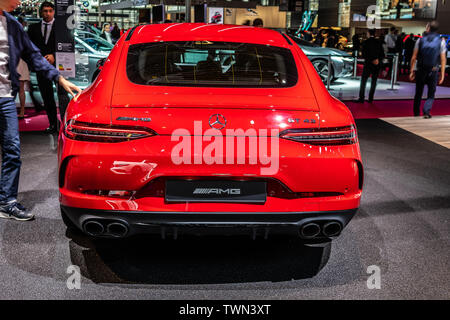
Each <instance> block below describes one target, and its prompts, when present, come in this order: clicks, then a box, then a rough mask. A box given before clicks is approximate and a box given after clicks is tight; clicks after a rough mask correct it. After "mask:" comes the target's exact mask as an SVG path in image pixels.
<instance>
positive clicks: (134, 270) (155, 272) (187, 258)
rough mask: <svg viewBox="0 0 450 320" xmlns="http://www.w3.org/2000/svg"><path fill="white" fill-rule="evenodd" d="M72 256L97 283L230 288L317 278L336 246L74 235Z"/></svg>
mask: <svg viewBox="0 0 450 320" xmlns="http://www.w3.org/2000/svg"><path fill="white" fill-rule="evenodd" d="M67 236H68V237H70V238H71V241H70V243H69V247H70V257H71V261H72V263H73V264H74V265H77V266H79V267H80V270H81V273H82V275H83V276H84V277H86V278H89V279H90V280H92V281H93V282H95V283H129V284H225V283H233V284H236V283H248V282H261V281H270V282H279V281H290V280H293V279H294V280H297V279H305V278H311V277H313V276H314V275H316V274H317V273H318V272H319V271H320V270H321V269H322V267H323V266H324V265H325V264H326V262H327V261H328V259H329V256H330V250H331V243H329V242H328V243H326V244H325V245H305V244H303V243H301V241H300V240H299V239H286V238H284V239H283V238H280V239H268V240H264V239H257V240H252V239H250V237H225V236H221V237H213V236H202V237H196V236H185V237H183V238H181V239H178V240H168V239H167V240H162V239H160V238H157V237H154V236H136V237H133V238H129V239H122V240H111V239H92V238H88V237H86V236H84V235H81V234H79V233H76V234H71V232H70V231H68V234H67Z"/></svg>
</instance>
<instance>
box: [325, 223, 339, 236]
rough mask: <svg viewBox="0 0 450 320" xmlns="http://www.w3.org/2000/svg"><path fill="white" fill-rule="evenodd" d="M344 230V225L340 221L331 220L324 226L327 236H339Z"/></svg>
mask: <svg viewBox="0 0 450 320" xmlns="http://www.w3.org/2000/svg"><path fill="white" fill-rule="evenodd" d="M341 231H342V225H341V224H340V223H339V222H336V221H331V222H328V223H326V224H325V225H324V226H323V234H324V235H325V236H327V237H334V236H338V235H339V234H340V233H341Z"/></svg>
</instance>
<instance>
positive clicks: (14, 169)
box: [0, 98, 22, 203]
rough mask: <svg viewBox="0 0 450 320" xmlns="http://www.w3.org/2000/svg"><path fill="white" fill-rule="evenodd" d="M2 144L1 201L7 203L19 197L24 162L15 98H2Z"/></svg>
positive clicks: (0, 124) (0, 116) (0, 115)
mask: <svg viewBox="0 0 450 320" xmlns="http://www.w3.org/2000/svg"><path fill="white" fill-rule="evenodd" d="M0 144H1V147H2V170H1V177H0V203H6V202H11V201H14V200H16V199H17V192H18V189H19V175H20V165H21V164H22V162H21V161H20V138H19V123H18V121H17V110H16V103H15V101H14V99H13V98H0Z"/></svg>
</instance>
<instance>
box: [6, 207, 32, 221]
mask: <svg viewBox="0 0 450 320" xmlns="http://www.w3.org/2000/svg"><path fill="white" fill-rule="evenodd" d="M0 218H5V219H14V220H18V221H28V220H33V219H34V214H32V213H31V212H29V211H28V210H27V209H26V208H25V207H24V206H22V205H21V204H20V203H18V202H13V203H9V204H3V205H0Z"/></svg>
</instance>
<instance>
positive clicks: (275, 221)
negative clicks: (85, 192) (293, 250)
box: [61, 206, 357, 238]
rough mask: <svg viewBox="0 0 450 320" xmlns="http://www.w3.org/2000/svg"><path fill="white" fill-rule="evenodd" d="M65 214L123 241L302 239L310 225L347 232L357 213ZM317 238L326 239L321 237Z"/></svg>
mask: <svg viewBox="0 0 450 320" xmlns="http://www.w3.org/2000/svg"><path fill="white" fill-rule="evenodd" d="M61 210H62V212H63V214H64V215H65V216H66V217H67V218H69V219H70V220H71V222H72V223H73V224H74V225H75V226H76V227H77V228H79V229H81V230H83V231H84V232H86V230H85V226H86V223H87V222H89V221H96V222H99V223H100V224H102V225H103V226H104V230H105V231H104V232H102V233H101V234H96V235H95V236H100V237H117V235H116V236H115V235H113V234H110V233H109V232H108V231H107V229H108V225H110V224H111V223H121V224H123V225H125V226H126V228H127V232H126V233H125V234H123V235H122V236H121V237H129V236H132V235H137V234H161V236H163V237H164V236H165V235H166V233H169V234H171V235H173V236H174V237H176V235H177V234H178V233H192V232H193V233H199V232H200V233H205V234H207V233H210V232H212V233H217V232H218V233H224V234H228V233H235V232H237V233H250V234H253V235H255V232H264V234H265V236H267V235H268V233H271V234H272V233H273V234H285V235H294V236H299V228H300V227H301V226H303V225H305V224H308V223H317V224H318V225H320V226H323V225H325V224H326V223H328V222H331V221H333V222H338V223H340V224H341V226H342V228H344V227H345V226H346V225H347V224H348V223H349V221H350V220H351V219H352V218H353V216H354V215H355V213H356V211H357V209H351V210H342V211H323V212H143V211H115V210H114V211H113V210H95V209H82V208H73V207H67V206H61ZM91 235H92V234H91ZM315 238H327V237H326V236H324V235H323V234H319V235H318V236H317V237H315Z"/></svg>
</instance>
